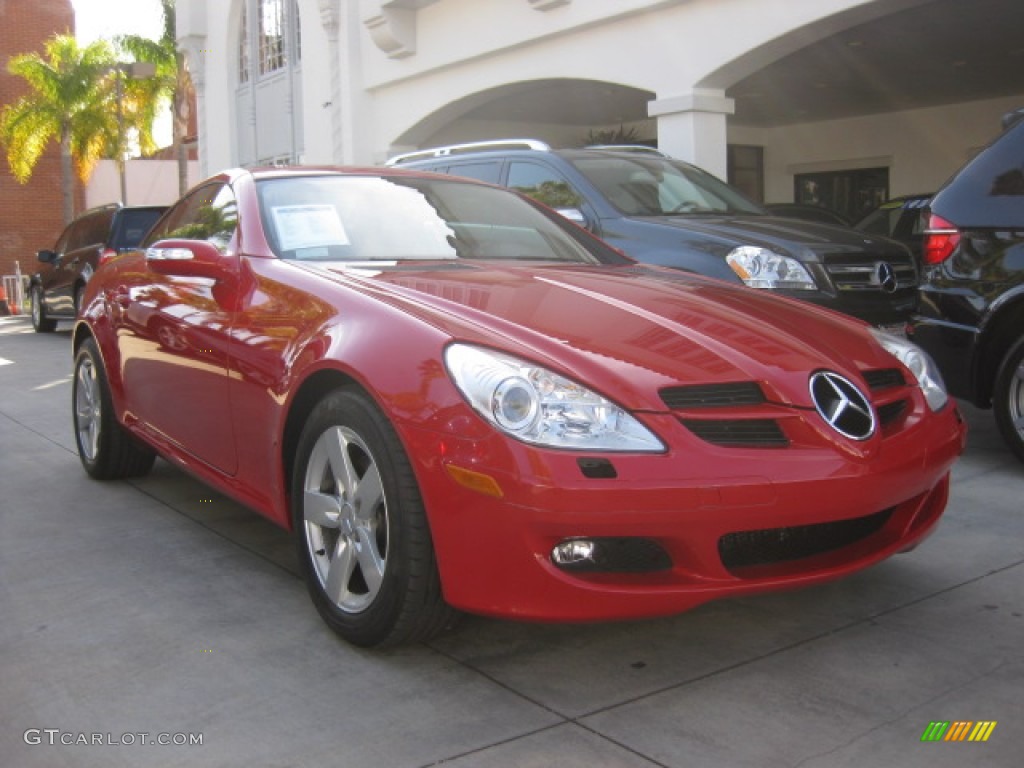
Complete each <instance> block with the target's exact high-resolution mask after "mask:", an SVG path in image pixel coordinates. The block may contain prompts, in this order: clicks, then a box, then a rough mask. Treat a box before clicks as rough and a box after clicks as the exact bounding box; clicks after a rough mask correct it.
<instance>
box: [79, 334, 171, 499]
mask: <svg viewBox="0 0 1024 768" xmlns="http://www.w3.org/2000/svg"><path fill="white" fill-rule="evenodd" d="M71 417H72V425H73V427H74V433H75V445H76V446H77V447H78V457H79V459H81V461H82V466H83V467H85V471H86V472H88V473H89V476H90V477H92V478H95V479H96V480H118V479H121V478H125V477H139V476H141V475H144V474H146V473H147V472H149V470H150V469H152V467H153V462H154V461H155V460H156V454H155V453H154V452H153V450H152V449H150V448H149V447H148V446H145V445H143V444H142V443H140V442H139V441H137V440H136V439H135V438H134V437H133V436H132V435H131V433H129V432H128V430H126V429H125V428H124V427H123V426H121V424H120V423H119V422H118V421H117V417H116V416H115V415H114V406H113V403H112V402H111V400H110V386H109V385H108V384H107V374H106V371H104V369H103V359H102V358H101V357H100V354H99V350H98V349H97V347H96V342H95V341H93V340H92V339H86V340H85V341H84V342H82V346H80V347H79V348H78V352H77V353H76V354H75V370H74V378H73V380H72V384H71Z"/></svg>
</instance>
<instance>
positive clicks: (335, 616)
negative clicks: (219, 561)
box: [291, 389, 455, 647]
mask: <svg viewBox="0 0 1024 768" xmlns="http://www.w3.org/2000/svg"><path fill="white" fill-rule="evenodd" d="M291 498H292V523H293V526H294V532H295V538H296V545H297V547H298V555H299V561H300V564H301V566H302V569H303V572H304V576H305V578H306V582H307V585H308V587H309V592H310V595H311V596H312V598H313V602H314V603H315V604H316V607H317V610H318V611H319V612H320V615H321V616H322V617H323V619H324V621H326V622H327V624H328V625H329V626H330V627H331V628H332V629H333V630H334V631H335V632H337V633H338V634H339V635H341V636H342V637H343V638H344V639H346V640H348V641H349V642H351V643H353V644H355V645H360V646H364V647H370V646H389V645H398V644H401V643H408V642H417V641H422V640H426V639H428V638H429V637H432V636H433V635H435V634H437V633H438V632H439V631H441V630H442V629H444V628H445V627H446V626H447V625H448V624H449V623H450V622H451V620H452V619H453V618H454V615H455V613H454V611H453V610H452V609H451V608H449V607H448V605H447V604H446V603H445V602H444V599H443V597H442V595H441V583H440V577H439V575H438V571H437V565H436V561H435V558H434V549H433V543H432V541H431V537H430V530H429V527H428V525H427V519H426V513H425V511H424V508H423V501H422V498H421V497H420V492H419V488H418V486H417V484H416V478H415V477H414V475H413V472H412V468H411V466H410V465H409V460H408V458H407V457H406V455H405V450H404V449H403V447H402V445H401V443H400V441H399V439H398V436H397V435H396V434H395V431H394V429H393V428H392V426H391V424H390V423H389V422H388V420H387V418H386V417H385V416H384V415H383V414H382V413H381V412H380V410H379V409H378V408H377V406H376V405H375V404H374V403H373V401H372V400H370V398H369V397H367V396H366V395H365V394H364V393H363V392H361V391H359V390H356V389H338V390H335V391H334V392H332V393H331V394H329V395H328V396H327V397H325V398H324V399H323V400H322V401H321V402H320V403H319V404H318V405H317V406H316V408H314V410H313V412H312V414H311V415H310V417H309V419H308V421H307V422H306V425H305V427H304V429H303V431H302V435H301V437H300V438H299V444H298V448H297V451H296V456H295V465H294V473H293V479H292V497H291Z"/></svg>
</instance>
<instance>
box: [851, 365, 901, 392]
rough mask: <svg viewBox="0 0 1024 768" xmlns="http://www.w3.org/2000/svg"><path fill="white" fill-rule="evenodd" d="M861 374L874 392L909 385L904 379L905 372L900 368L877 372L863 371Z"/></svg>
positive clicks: (882, 369)
mask: <svg viewBox="0 0 1024 768" xmlns="http://www.w3.org/2000/svg"><path fill="white" fill-rule="evenodd" d="M861 373H862V375H863V376H864V381H866V382H867V383H868V386H869V387H870V388H871V391H872V392H877V391H878V390H880V389H889V388H890V387H902V386H904V385H906V383H907V380H906V379H904V378H903V371H901V370H900V369H899V368H879V369H878V370H875V371H862V372H861Z"/></svg>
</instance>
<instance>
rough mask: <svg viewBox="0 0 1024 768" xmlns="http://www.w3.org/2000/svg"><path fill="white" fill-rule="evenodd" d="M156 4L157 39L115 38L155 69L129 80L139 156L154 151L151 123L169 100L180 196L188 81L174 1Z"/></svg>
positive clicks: (185, 167)
mask: <svg viewBox="0 0 1024 768" xmlns="http://www.w3.org/2000/svg"><path fill="white" fill-rule="evenodd" d="M160 5H161V7H162V10H163V16H164V27H163V34H162V35H161V36H160V39H159V40H150V39H149V38H146V37H139V36H137V35H124V36H120V37H118V38H117V43H118V45H119V46H120V47H121V48H122V49H123V50H124V51H125V52H126V53H128V54H130V55H131V56H132V57H133V58H134V59H135V60H136V61H140V62H143V61H144V62H149V63H151V64H153V65H154V66H155V67H156V74H155V75H154V76H153V77H151V78H145V79H141V80H136V81H132V82H131V83H130V85H129V87H130V88H131V89H133V90H134V93H135V95H136V101H137V104H138V108H139V112H138V114H137V115H136V116H135V117H136V119H137V121H138V122H137V123H136V125H135V127H136V128H137V129H138V132H139V134H138V135H139V148H140V149H141V150H142V152H143V154H149V153H151V152H153V151H154V150H155V149H156V146H155V145H154V142H153V133H152V131H153V121H154V119H155V118H156V114H157V111H158V110H159V108H160V106H161V105H162V104H163V103H165V102H166V101H167V100H170V102H171V118H172V127H171V130H172V134H171V135H172V139H171V146H172V147H173V149H174V153H175V157H176V158H177V160H178V193H179V194H180V195H184V194H185V192H186V190H187V189H188V154H187V148H186V146H185V141H184V139H185V137H186V135H187V133H188V118H189V108H190V104H191V99H190V96H191V93H192V80H191V78H190V77H189V74H188V69H187V68H186V66H185V57H184V55H183V54H181V53H180V52H179V51H178V44H177V39H176V23H175V12H174V0H160Z"/></svg>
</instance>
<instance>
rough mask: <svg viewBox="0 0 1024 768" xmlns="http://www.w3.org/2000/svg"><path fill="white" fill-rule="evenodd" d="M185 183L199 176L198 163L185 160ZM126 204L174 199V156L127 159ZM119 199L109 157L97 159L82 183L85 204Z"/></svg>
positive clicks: (162, 202) (165, 202) (117, 181)
mask: <svg viewBox="0 0 1024 768" xmlns="http://www.w3.org/2000/svg"><path fill="white" fill-rule="evenodd" d="M188 179H189V181H188V183H189V186H192V185H193V184H195V183H197V182H198V181H199V180H200V176H199V163H198V162H196V161H195V160H193V161H191V162H190V163H189V169H188ZM125 184H126V187H127V190H128V200H127V205H170V204H171V203H173V202H174V201H175V200H177V199H178V163H177V161H175V160H129V161H128V162H127V163H126V164H125ZM120 199H121V177H120V175H119V174H118V172H117V164H116V163H115V162H114V161H113V160H101V161H100V162H99V164H98V165H97V166H96V170H95V171H93V174H92V176H91V177H90V178H89V183H88V184H86V186H85V204H86V207H87V208H94V207H96V206H97V205H106V204H107V203H116V202H118V201H119V200H120Z"/></svg>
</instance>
